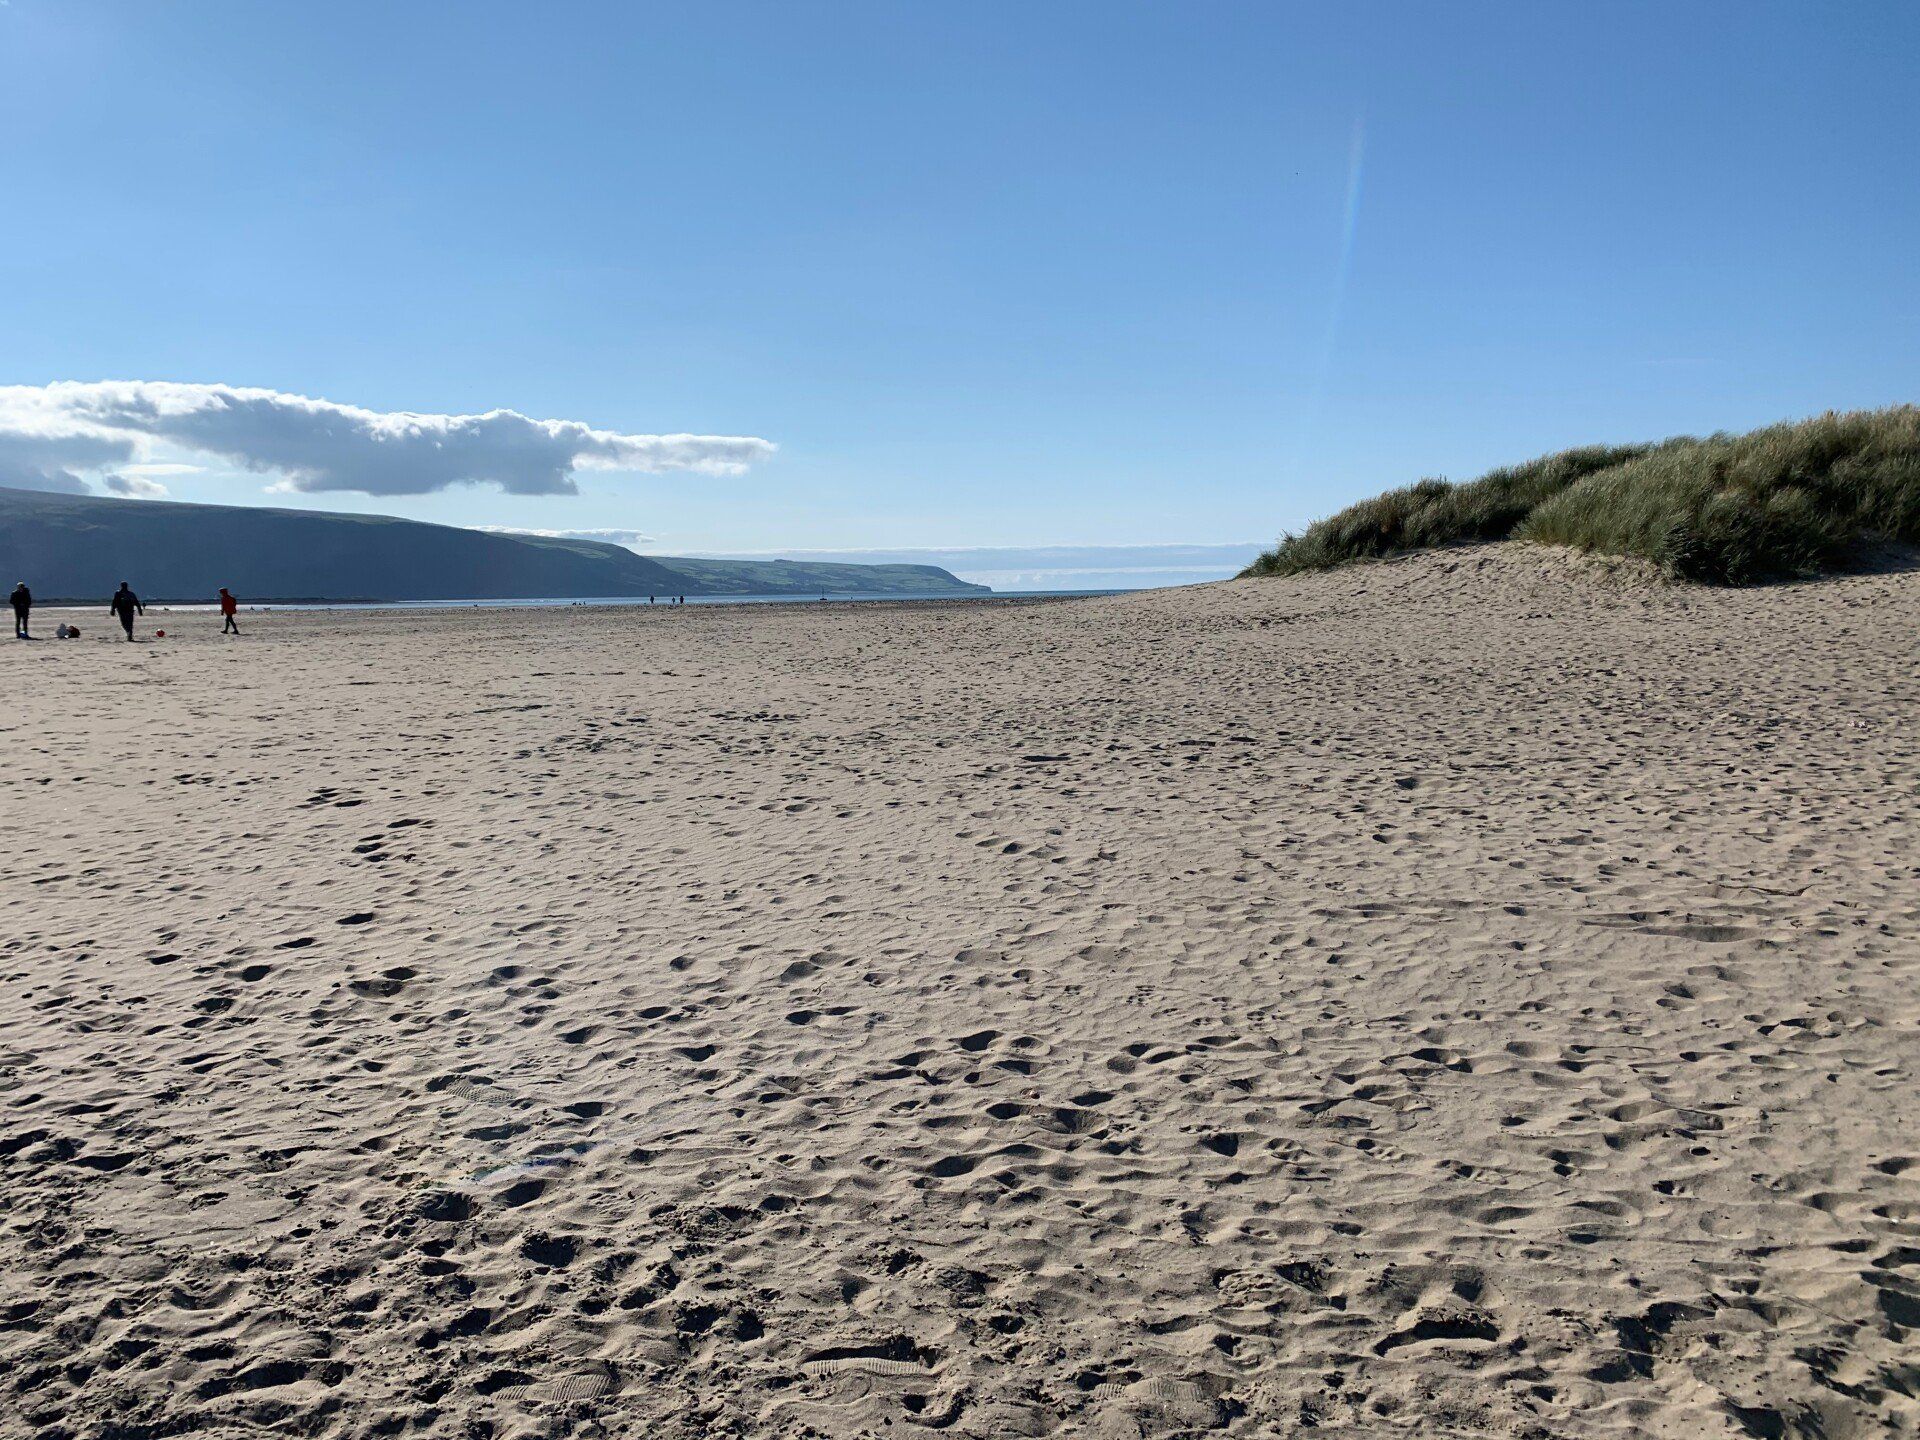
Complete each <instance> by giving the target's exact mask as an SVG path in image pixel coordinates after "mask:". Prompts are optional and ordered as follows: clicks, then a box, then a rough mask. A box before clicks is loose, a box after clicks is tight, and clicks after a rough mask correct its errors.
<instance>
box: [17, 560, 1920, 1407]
mask: <svg viewBox="0 0 1920 1440" xmlns="http://www.w3.org/2000/svg"><path fill="white" fill-rule="evenodd" d="M176 618H179V617H176ZM154 623H165V619H164V617H149V626H151V625H152V624H154ZM105 628H106V627H101V626H95V627H93V633H91V634H90V635H89V637H88V638H87V639H86V640H83V641H80V642H76V643H73V644H66V645H62V644H59V643H56V642H46V643H43V644H38V645H34V646H27V645H15V646H11V647H8V648H7V649H5V650H4V651H0V673H3V674H4V685H5V687H6V693H7V695H8V697H9V703H8V706H7V709H6V711H5V712H4V715H0V761H4V768H0V807H3V808H0V828H3V830H4V834H3V835H0V839H4V842H5V847H6V850H7V853H8V855H9V857H10V866H9V871H8V873H7V876H6V879H5V882H4V885H5V888H4V899H3V900H0V973H3V974H4V977H5V984H4V986H3V987H0V1025H3V1026H4V1030H3V1031H0V1260H4V1271H3V1274H4V1279H0V1360H3V1361H4V1365H3V1366H0V1434H7V1435H29V1434H31V1435H40V1436H61V1435H67V1436H73V1437H83V1436H84V1437H120V1440H132V1437H161V1436H169V1435H176V1434H178V1435H185V1434H193V1435H206V1434H216V1435H218V1434H232V1435H242V1434H261V1433H271V1434H284V1435H300V1436H322V1437H336V1436H337V1437H346V1436H353V1437H362V1436H374V1435H401V1436H446V1437H454V1436H459V1437H469V1436H494V1437H505V1436H519V1435H527V1436H533V1435H543V1436H544V1435H581V1436H613V1435H630V1434H647V1435H652V1436H658V1437H694V1436H707V1435H737V1436H783V1437H800V1436H808V1435H817V1436H850V1435H882V1434H884V1435H888V1436H903V1437H904V1436H912V1435H916V1434H920V1433H922V1432H930V1431H944V1432H946V1433H948V1434H951V1435H955V1436H978V1437H989V1436H991V1437H1000V1436H1009V1435H1098V1436H1115V1437H1118V1436H1136V1435H1154V1436H1170V1435H1191V1434H1197V1433H1203V1432H1211V1431H1218V1432H1223V1433H1228V1434H1237V1435H1246V1436H1255V1435H1259V1436H1265V1435H1294V1434H1306V1433H1318V1434H1331V1435H1376V1434H1378V1435H1391V1434H1408V1435H1419V1436H1434V1435H1451V1436H1494V1435H1500V1436H1541V1437H1546V1436H1552V1437H1560V1436H1596V1437H1602V1436H1632V1435H1650V1436H1671V1437H1703V1436H1728V1437H1740V1436H1748V1435H1752V1436H1808V1437H1811V1436H1822V1437H1833V1440H1838V1437H1847V1436H1861V1437H1864V1436H1877V1435H1889V1434H1891V1435H1912V1434H1915V1433H1916V1427H1917V1426H1920V1398H1916V1397H1920V1357H1917V1356H1916V1351H1915V1348H1914V1345H1913V1339H1914V1337H1915V1336H1916V1334H1920V1133H1917V1132H1916V1126H1915V1118H1914V1117H1915V1114H1916V1109H1915V1104H1914V1098H1913V1097H1914V1081H1915V1062H1916V1059H1920V1045H1917V1044H1916V1038H1915V1025H1916V1019H1917V1018H1920V997H1917V996H1916V981H1917V980H1920V939H1917V938H1916V937H1917V935H1920V884H1916V876H1915V855H1916V853H1920V824H1916V810H1915V807H1916V786H1917V784H1920V739H1917V738H1916V731H1915V726H1914V719H1915V715H1916V703H1915V702H1916V700H1920V665H1917V664H1916V650H1917V648H1920V641H1917V640H1916V637H1917V636H1920V573H1915V572H1912V571H1906V572H1900V571H1893V572H1889V573H1882V574H1878V575H1869V576H1857V577H1851V578H1844V579H1837V580H1832V581H1826V582H1822V583H1819V584H1814V585H1804V586H1793V587H1783V588H1777V589H1769V590H1764V591H1750V592H1703V591H1680V590H1671V589H1664V588H1661V587H1657V586H1649V585H1646V584H1643V583H1638V582H1635V581H1632V580H1630V579H1624V578H1613V579H1609V578H1607V577H1605V576H1602V575H1599V574H1597V573H1596V572H1594V571H1591V570H1589V569H1587V568H1585V567H1581V566H1577V565H1574V564H1572V563H1571V562H1562V561H1553V560H1543V559H1542V558H1541V557H1540V556H1539V555H1538V554H1537V553H1529V552H1510V551H1507V550H1504V549H1488V550H1478V551H1466V552H1455V553H1452V554H1448V555H1442V556H1427V557H1422V558H1418V559H1414V560H1410V561H1405V562H1399V563H1395V564H1390V565H1380V566H1373V567H1367V568H1364V569H1360V570H1355V571H1350V572H1346V573H1342V574H1336V575H1330V576H1321V577H1314V578H1308V579H1300V580H1287V581H1259V582H1240V583H1234V584H1228V585H1221V586H1214V587H1206V588H1201V589H1195V590H1187V591H1180V592H1170V593H1161V594H1156V595H1143V596H1131V597H1118V598H1113V599H1106V600H1094V601H1076V602H1057V603H1012V604H971V605H951V606H943V605H925V604H916V605H902V606H891V605H859V606H834V607H824V606H823V607H804V606H801V607H782V608H768V609H704V610H703V609H688V610H684V611H679V612H671V613H670V612H667V611H651V612H648V611H640V612H636V611H631V610H620V611H604V610H580V611H559V612H555V611H516V612H491V613H486V612H481V613H448V614H442V615H430V616H429V615H421V614H378V615H374V614H356V615H327V616H313V615H296V614H282V615H273V616H267V617H261V618H259V619H257V620H256V621H255V622H253V623H252V624H251V625H250V627H249V628H250V631H251V632H254V633H249V634H248V635H247V636H246V637H245V638H244V639H243V640H241V641H238V642H226V643H222V642H221V641H220V639H219V637H218V636H217V635H215V634H214V633H213V631H214V629H215V624H214V622H213V621H210V620H208V619H206V617H204V616H201V617H194V618H193V619H191V620H185V619H183V620H182V623H181V624H180V626H179V627H178V629H179V631H180V632H182V633H181V634H180V635H179V636H178V637H177V638H176V637H174V636H170V637H169V639H168V640H167V641H164V642H160V643H157V644H148V645H142V646H139V647H128V646H126V645H124V644H116V643H113V642H110V641H107V640H104V639H98V640H96V638H95V635H103V634H104V632H105ZM169 628H170V629H171V628H174V627H171V626H170V627H169Z"/></svg>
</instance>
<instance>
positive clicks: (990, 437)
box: [0, 0, 1920, 553]
mask: <svg viewBox="0 0 1920 1440" xmlns="http://www.w3.org/2000/svg"><path fill="white" fill-rule="evenodd" d="M1917 54H1920V7H1915V6H1913V5H1910V4H1888V5H1873V4H1858V5H1847V6H1836V5H1816V4H1806V5H1770V4H1732V3H1726V4H1709V3H1699V4H1681V5H1673V4H1660V5H1639V6H1636V5H1620V4H1609V5H1606V6H1592V7H1588V6H1573V5H1521V4H1499V5H1475V4H1468V3H1456V4H1451V5H1432V4H1407V5H1389V4H1354V5H1331V4H1315V5H1301V6H1291V5H1283V4H1279V3H1263V4H1247V5H1239V4H1229V3H1205V4H1176V3H1156V4H1130V3H1116V0H1098V3H1071V0H1048V3H1039V4H1035V3H1019V4H1013V3H1005V4H1001V3H980V0H973V3H966V4H960V3H951V4H934V3H924V0H900V3H885V4H870V3H859V0H842V3H832V4H826V3H805V0H781V3H764V4H761V3H752V4H750V3H726V0H701V3H698V4H685V5H678V4H655V5H628V4H620V5H605V6H601V5H591V4H584V3H582V4H562V5H556V6H529V5H525V4H513V5H494V4H488V3H462V4H457V5H456V4H451V3H448V4H427V3H419V4H403V5H391V4H381V5H373V4H355V3H330V4H328V5H325V6H310V5H298V6H296V5H270V4H259V3H251V0H249V3H232V4H227V3H197V0H180V3H176V4H168V5H156V4H151V3H127V4H115V3H104V0H11V4H8V5H6V6H5V7H4V8H0V197H4V198H3V200H0V206H3V209H0V385H11V386H18V387H41V386H46V385H49V384H52V383H54V382H61V381H83V382H91V381H103V380H122V381H166V382H186V383H189V384H193V385H200V386H215V385H218V386H234V387H258V388H259V389H261V390H263V391H269V392H284V394H285V395H289V396H307V397H319V398H322V399H325V400H327V401H332V402H337V403H338V404H341V405H346V406H353V407H361V408H363V409H365V410H368V411H376V412H387V411H410V412H421V413H424V414H429V415H442V414H445V415H470V414H479V413H483V412H488V411H493V410H497V409H504V410H511V411H515V412H519V414H521V415H525V416H530V417H534V418H535V419H539V420H547V419H553V420H563V421H571V422H579V424H580V426H581V427H583V430H582V433H584V427H591V428H592V430H594V431H595V432H613V433H612V440H609V441H608V442H607V443H605V444H603V445H601V450H600V459H599V460H598V461H594V462H592V463H596V464H599V465H603V466H604V465H608V464H614V465H616V466H617V465H618V464H619V463H621V457H622V456H625V455H630V454H638V453H645V454H647V455H653V454H654V453H655V452H654V451H653V450H644V448H643V449H642V450H636V449H635V447H634V446H633V445H627V444H625V443H624V441H623V443H622V444H618V445H616V444H613V443H612V441H613V440H622V437H638V438H639V439H643V440H644V439H647V438H648V437H653V436H657V435H662V434H666V435H677V434H682V433H691V434H694V435H698V436H716V437H734V438H736V439H740V438H747V439H756V438H757V439H764V440H766V441H769V442H771V443H772V444H773V445H775V446H777V447H778V448H777V450H776V451H774V452H773V453H772V454H771V455H770V456H764V457H760V456H758V452H752V453H749V452H748V451H746V450H742V449H740V448H739V447H738V446H737V445H736V446H735V447H734V448H732V449H727V450H724V451H721V450H715V451H712V452H711V453H707V452H702V456H703V457H704V458H702V459H701V461H700V463H701V464H702V465H704V466H706V468H705V469H696V470H684V469H667V470H663V471H660V472H658V473H644V472H636V471H631V470H624V469H620V468H582V469H578V470H577V471H574V472H572V479H571V480H570V481H569V482H568V483H570V484H572V485H574V486H575V487H576V488H577V490H578V492H579V493H577V494H572V495H568V494H558V493H550V492H549V493H505V492H503V491H502V490H501V489H500V488H498V487H497V486H496V485H494V484H491V483H483V484H478V485H474V484H464V483H460V484H453V485H451V486H449V487H447V488H444V489H439V490H434V491H430V492H429V493H423V494H413V493H390V492H389V493H377V494H368V493H362V492H360V491H357V490H353V489H336V488H325V485H332V484H334V483H345V484H353V483H355V480H354V473H355V472H354V471H353V464H354V461H353V457H352V456H351V455H348V456H347V457H345V458H344V459H342V460H341V461H340V463H339V464H338V465H336V466H334V467H333V468H332V469H331V470H327V471H326V472H325V473H327V474H328V475H330V476H331V477H332V478H331V479H329V480H328V481H326V482H325V485H322V486H321V487H320V488H317V489H314V490H313V492H312V493H305V494H302V493H289V491H288V488H287V486H286V485H285V483H284V482H282V488H281V489H280V490H278V491H270V490H269V489H268V488H267V487H268V486H270V485H272V484H273V483H275V474H274V473H273V472H272V471H271V470H268V471H266V472H265V473H256V472H254V471H249V470H247V469H245V468H244V462H243V461H239V460H236V459H235V456H236V455H241V454H254V453H255V452H253V451H250V450H246V449H245V446H246V445H248V444H252V443H253V442H252V440H247V441H245V442H238V441H236V442H234V444H232V445H229V446H228V448H227V450H226V452H225V453H224V454H209V453H193V452H192V451H191V450H190V448H188V447H185V446H183V444H182V442H181V440H180V436H179V433H177V427H176V430H164V431H163V430H162V429H158V428H151V427H150V431H149V432H148V433H145V434H143V436H142V437H141V438H138V439H137V440H134V441H127V442H124V443H123V445H122V449H123V450H124V451H126V453H125V454H123V455H122V457H121V458H122V461H124V462H125V463H120V464H119V468H118V471H117V472H116V473H120V474H122V476H123V479H122V480H121V481H120V482H119V483H121V485H122V486H123V488H125V487H127V486H132V485H136V484H140V483H142V482H144V487H145V488H147V489H152V488H155V487H164V488H165V489H166V490H167V491H168V492H169V493H170V494H171V495H172V496H173V497H174V498H176V499H196V500H217V501H222V502H228V503H246V504H283V505H284V504H297V505H303V506H309V507H314V508H330V509H355V510H372V511H379V512H382V513H389V514H401V515H409V516H413V517H416V518H421V519H431V520H441V521H447V522H451V523H458V524H492V525H504V526H522V527H535V528H552V529H573V528H580V529H587V528H608V529H619V530H631V531H634V532H639V533H642V534H644V535H646V536H648V537H652V538H651V540H650V541H649V542H647V544H646V546H645V548H650V549H653V550H655V551H659V552H662V553H675V552H683V553H684V552H693V551H708V552H764V551H801V550H856V549H890V550H900V549H912V548H918V547H938V548H952V547H972V546H996V547H1022V546H1026V547H1033V546H1058V545H1070V544H1083V545H1107V546H1111V545H1148V544H1154V543H1160V542H1172V541H1181V542H1242V541H1248V540H1263V539H1267V538H1270V537H1271V536H1273V535H1274V534H1275V533H1277V532H1278V531H1279V530H1280V529H1281V528H1283V527H1286V526H1290V525H1298V524H1300V523H1302V522H1304V521H1305V520H1308V519H1310V518H1312V517H1314V516H1315V515H1318V514H1321V513H1324V512H1326V511H1327V510H1329V509H1332V508H1335V507H1337V506H1339V505H1340V504H1342V503H1344V502H1346V501H1348V500H1351V499H1353V498H1356V497H1358V496H1360V495H1362V494H1366V493H1371V492H1373V491H1376V490H1379V489H1381V488H1384V487H1387V486H1390V485H1396V484H1402V483H1406V482H1408V481H1410V480H1413V479H1416V478H1418V477H1419V476H1421V475H1426V474H1443V475H1448V476H1451V477H1454V478H1464V477H1466V476H1469V475H1472V474H1474V473H1477V472H1479V471H1481V470H1484V469H1486V468H1488V467H1489V466H1491V465H1494V464H1497V463H1502V462H1505V461H1511V460H1517V459H1520V458H1524V457H1526V456H1528V455H1531V454H1535V453H1538V452H1541V451H1544V450H1549V449H1556V448H1560V447H1562V446H1565V445H1569V444H1574V443H1581V442H1587V441H1594V440H1609V439H1629V438H1640V437H1648V436H1658V435H1664V434H1669V433H1674V432H1678V431H1702V430H1712V429H1716V428H1743V427H1747V426H1750V425H1753V424H1758V423H1763V422H1766V421H1770V420H1774V419H1779V418H1783V417H1788V416H1797V415H1802V414H1806V413H1810V412H1815V411H1819V410H1823V409H1827V408H1832V407H1840V408H1854V407H1861V406H1871V405H1879V404H1886V403H1890V402H1895V401H1911V400H1913V399H1915V398H1916V391H1920V384H1917V383H1916V382H1920V347H1917V346H1916V345H1915V344H1914V342H1913V337H1914V335H1915V334H1916V333H1920V265H1916V263H1915V260H1916V253H1920V252H1916V248H1915V247H1916V238H1917V237H1920V192H1917V188H1916V184H1915V182H1914V180H1913V179H1912V175H1913V171H1914V166H1913V155H1914V153H1915V149H1916V142H1920V106H1917V105H1916V101H1915V99H1914V90H1913V82H1912V65H1913V59H1914V57H1915V55H1917ZM275 413H278V412H275ZM307 418H308V419H309V420H311V418H312V417H311V416H309V417H307ZM569 433H571V432H569ZM0 438H3V437H0ZM471 438H472V443H474V444H476V445H486V444H494V443H496V439H495V437H492V436H491V435H480V436H477V437H471ZM521 438H522V437H518V436H515V437H509V441H501V442H499V443H512V444H515V445H518V444H519V443H520V440H521ZM311 441H312V436H311V434H309V433H308V432H303V434H302V438H301V440H300V442H299V443H300V444H301V445H307V444H309V443H310V442H311ZM541 443H543V444H544V443H545V440H544V439H542V440H541ZM566 443H568V444H571V443H573V442H571V441H568V442H566ZM594 443H596V444H598V443H599V442H594ZM129 445H131V446H133V447H134V448H133V449H131V450H127V446H129ZM21 453H25V452H21ZM271 453H272V454H273V455H278V454H282V453H289V452H288V451H287V450H286V448H285V446H282V448H281V449H280V450H274V451H272V452H271ZM568 453H571V452H568ZM4 454H5V452H4V451H0V458H4ZM269 458H271V456H270V457H269ZM736 462H738V463H737V464H736ZM36 463H38V462H36ZM503 463H504V462H503ZM541 463H542V464H545V463H546V462H545V461H544V460H543V461H542V462H541ZM562 463H563V465H564V464H565V463H566V462H564V461H563V462H562ZM649 463H651V462H650V461H649ZM181 466H193V467H195V468H192V469H181V468H176V467H181ZM323 469H324V467H323ZM729 469H732V470H733V471H736V472H737V473H728V472H729ZM316 473H318V472H316ZM489 473H491V472H489ZM127 477H131V478H127ZM343 477H344V479H343ZM87 483H89V484H90V485H93V486H94V487H96V488H97V487H98V486H99V485H100V484H101V483H102V481H101V479H100V477H99V475H97V474H96V475H92V476H91V477H90V478H89V479H88V480H87ZM301 483H302V484H306V483H308V482H301ZM312 483H313V484H316V485H318V484H319V483H320V482H312ZM436 483H438V482H436ZM293 488H294V489H295V490H297V489H298V488H299V486H298V485H296V486H295V487H293Z"/></svg>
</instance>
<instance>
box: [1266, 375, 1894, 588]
mask: <svg viewBox="0 0 1920 1440" xmlns="http://www.w3.org/2000/svg"><path fill="white" fill-rule="evenodd" d="M1509 538H1512V539H1517V540H1533V541H1537V542H1539V543H1542V544H1547V545H1566V546H1570V547H1572V548H1573V549H1575V550H1584V551H1589V552H1592V553H1594V554H1600V555H1626V556H1632V557H1634V558H1636V559H1641V560H1647V561H1651V562H1652V563H1653V564H1654V565H1656V566H1658V567H1659V568H1660V569H1661V570H1662V571H1664V572H1665V573H1666V574H1667V575H1669V576H1671V577H1672V578H1674V579H1677V580H1696V581H1703V582H1706V583H1709V584H1721V585H1739V584H1746V583H1749V582H1752V581H1757V580H1769V579H1775V578H1779V577H1782V576H1792V575H1809V574H1815V573H1818V572H1819V571H1821V570H1824V569H1826V568H1828V567H1831V566H1833V565H1836V564H1840V563H1842V562H1844V561H1846V560H1847V559H1848V557H1849V556H1850V555H1852V554H1854V553H1855V552H1857V551H1858V550H1859V549H1860V547H1861V546H1863V545H1871V544H1874V543H1877V542H1885V541H1894V542H1899V543H1904V544H1907V545H1920V406H1913V405H1895V406H1892V407H1890V408H1888V409H1885V410H1856V411H1851V412H1849V413H1845V414H1839V413H1834V412H1829V413H1827V414H1825V415H1821V416H1817V417H1815V418H1814V419H1811V420H1801V421H1797V422H1791V423H1787V424H1782V425H1769V426H1767V427H1766V428H1765V429H1763V430H1752V431H1749V432H1748V433H1746V434H1744V435H1728V434H1720V435H1709V436H1707V437H1706V438H1705V439H1695V438H1694V437H1692V436H1689V435H1682V436H1677V437H1675V438H1674V439H1671V440H1663V441H1660V442H1659V443H1657V444H1650V445H1591V446H1588V447H1586V448H1585V449H1580V450H1563V451H1561V452H1560V453H1558V454H1556V455H1545V456H1542V457H1541V458H1539V459H1537V460H1529V461H1527V462H1526V463H1524V464H1521V465H1513V466H1508V467H1506V468H1505V469H1500V470H1492V471H1489V472H1488V473H1487V474H1485V475H1482V476H1481V477H1480V478H1479V479H1477V480H1470V481H1467V482H1466V483H1465V484H1460V485H1455V484H1450V483H1449V482H1447V481H1445V480H1422V481H1421V482H1420V483H1419V484H1417V485H1411V486H1408V487H1407V488H1406V489H1403V490H1389V491H1388V492H1387V493H1386V494H1384V495H1376V496H1374V497H1373V499H1371V500H1362V501H1361V502H1360V503H1359V504H1358V505H1350V506H1348V507H1347V508H1346V509H1345V510H1342V511H1340V512H1339V513H1338V514H1335V515H1329V516H1328V517H1327V518H1326V519H1324V520H1316V521H1315V522H1314V523H1313V524H1311V525H1309V526H1308V527H1307V528H1306V529H1305V530H1303V531H1302V532H1301V533H1300V534H1298V535H1286V536H1283V537H1282V538H1281V541H1280V543H1279V545H1278V546H1276V547H1275V548H1274V549H1272V550H1270V551H1268V552H1267V553H1266V554H1264V555H1262V556H1261V557H1260V558H1259V559H1258V560H1256V561H1254V562H1253V564H1252V565H1250V566H1248V567H1247V569H1246V570H1245V571H1243V572H1242V573H1243V574H1244V575H1296V574H1299V573H1301V572H1302V571H1307V570H1330V569H1332V568H1334V567H1335V566H1337V565H1345V564H1349V563H1351V562H1352V561H1355V560H1368V559H1373V558H1375V557H1378V556H1385V555H1400V554H1405V553H1407V552H1409V551H1413V550H1430V549H1433V548H1434V547H1436V546H1440V545H1458V544H1463V543H1467V542H1471V541H1480V540H1505V539H1509Z"/></svg>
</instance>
